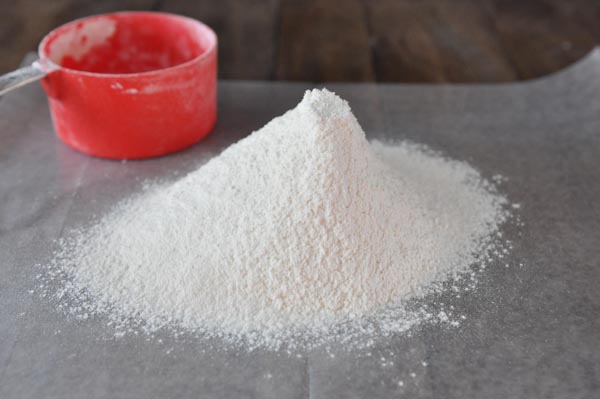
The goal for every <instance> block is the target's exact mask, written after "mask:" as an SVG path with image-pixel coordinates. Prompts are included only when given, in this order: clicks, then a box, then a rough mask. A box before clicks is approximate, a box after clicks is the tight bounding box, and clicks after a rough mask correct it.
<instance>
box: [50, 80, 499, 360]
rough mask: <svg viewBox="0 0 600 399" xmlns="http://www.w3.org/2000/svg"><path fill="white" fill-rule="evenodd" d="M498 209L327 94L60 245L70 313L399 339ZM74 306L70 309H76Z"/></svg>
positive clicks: (297, 338)
mask: <svg viewBox="0 0 600 399" xmlns="http://www.w3.org/2000/svg"><path fill="white" fill-rule="evenodd" d="M506 203H507V201H506V199H505V198H504V197H503V196H502V195H500V194H498V193H497V192H496V190H495V189H494V187H493V186H492V184H491V183H489V182H488V181H486V180H485V179H483V178H482V177H481V176H480V174H479V173H478V172H477V171H476V170H475V169H473V168H472V167H471V166H469V165H468V164H466V163H464V162H460V161H455V160H451V159H448V158H445V157H443V156H441V155H439V154H437V153H435V152H433V151H431V150H429V149H427V148H426V147H424V146H421V145H417V144H413V143H407V142H403V143H397V144H385V143H382V142H372V143H369V142H368V141H367V140H366V138H365V134H364V132H363V131H362V129H361V127H360V125H359V124H358V122H357V120H356V118H355V117H354V115H353V114H352V112H351V110H350V107H349V106H348V104H347V103H346V102H345V101H344V100H342V99H340V98H339V97H338V96H336V95H335V94H333V93H331V92H329V91H327V90H312V91H307V92H306V93H305V95H304V98H303V100H302V102H300V104H299V105H298V106H297V107H296V108H294V109H292V110H290V111H288V112H286V113H285V114H284V115H282V116H280V117H278V118H275V119H273V120H272V121H271V122H269V123H268V124H267V125H265V126H264V127H263V128H262V129H260V130H258V131H256V132H254V133H252V134H251V135H250V136H248V137H247V138H245V139H243V140H241V141H239V142H238V143H236V144H233V145H232V146H230V147H229V148H227V149H226V150H225V151H224V152H223V153H222V154H220V155H219V156H217V157H215V158H213V159H212V160H210V161H209V162H208V163H207V164H205V165H204V166H202V167H200V168H199V169H198V170H196V171H194V172H192V173H190V174H189V175H187V176H185V177H184V178H182V179H180V180H178V181H175V182H173V183H171V184H167V185H159V186H156V187H153V188H152V189H150V190H147V191H146V192H143V193H141V194H139V195H138V196H135V197H134V198H131V199H129V200H126V201H124V202H123V203H121V204H119V205H118V206H117V207H116V208H115V209H114V210H113V211H112V213H110V214H108V215H107V216H105V217H104V218H103V219H102V220H100V221H99V222H97V223H96V224H94V225H93V226H91V227H89V228H86V229H82V230H79V231H77V232H75V233H74V234H72V235H71V236H70V238H68V239H66V240H64V242H63V243H62V247H61V249H60V251H59V252H58V253H57V255H56V258H55V259H54V261H53V263H52V265H51V266H50V268H51V269H52V270H60V271H61V273H60V274H59V275H61V276H63V278H65V279H66V281H68V283H67V284H65V288H64V290H63V291H61V293H63V294H64V293H66V294H68V295H66V296H62V297H63V298H70V299H69V300H70V301H72V302H71V303H74V304H75V305H73V306H75V307H77V308H78V309H82V308H83V309H85V312H92V313H99V314H102V315H104V316H107V317H109V318H110V319H112V320H113V322H115V324H116V325H117V328H121V329H124V330H127V329H128V327H129V326H130V325H131V323H134V324H136V325H143V328H144V329H145V330H147V331H155V330H157V329H160V328H163V327H174V328H177V329H183V330H185V331H190V332H195V333H199V334H201V335H207V336H219V337H221V338H222V339H224V340H225V341H227V342H231V343H239V342H245V343H246V344H248V345H250V346H261V347H269V348H276V347H280V346H281V345H285V344H289V343H290V342H292V341H293V342H303V345H304V344H307V343H308V345H310V344H311V343H319V342H324V340H327V339H344V336H345V335H346V336H350V335H356V334H358V335H361V334H362V335H365V334H366V335H377V334H387V333H391V332H397V331H404V330H406V329H408V328H410V327H411V326H412V325H414V324H415V323H418V322H420V321H422V320H423V319H424V318H428V317H431V315H427V314H426V313H423V312H420V311H418V310H417V311H414V310H413V311H409V310H407V308H405V307H404V306H403V303H405V302H406V301H407V300H410V299H411V298H415V297H418V296H420V295H422V294H423V293H424V292H427V290H428V288H429V287H431V286H432V284H435V283H436V282H439V281H442V280H444V279H446V278H447V277H448V276H449V275H451V274H453V273H456V272H462V271H465V270H467V269H468V268H469V266H470V265H472V264H473V263H474V262H476V261H481V260H482V258H483V257H484V256H485V254H487V253H488V251H489V250H490V248H493V247H494V245H497V243H498V242H497V241H496V238H497V236H496V234H497V232H498V229H499V227H500V225H501V224H502V223H503V222H504V221H505V220H506V218H507V211H506V210H505V205H506ZM78 311H79V310H78Z"/></svg>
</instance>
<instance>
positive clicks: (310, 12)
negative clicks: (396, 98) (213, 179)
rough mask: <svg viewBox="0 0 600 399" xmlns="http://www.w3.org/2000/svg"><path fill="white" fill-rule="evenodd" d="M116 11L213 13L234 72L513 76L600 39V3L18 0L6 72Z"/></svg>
mask: <svg viewBox="0 0 600 399" xmlns="http://www.w3.org/2000/svg"><path fill="white" fill-rule="evenodd" d="M118 10H155V11H167V12H174V13H179V14H184V15H189V16H191V17H193V18H197V19H199V20H202V21H204V22H205V23H207V24H208V25H210V26H211V27H212V28H213V29H214V30H215V31H216V33H217V35H218V36H219V76H220V77H221V78H225V79H260V80H270V79H277V80H302V81H313V82H322V81H381V82H504V81H513V80H522V79H530V78H535V77H539V76H543V75H546V74H548V73H551V72H554V71H557V70H559V69H561V68H564V67H565V66H567V65H569V64H571V63H573V62H575V61H576V60H578V59H579V58H581V57H582V56H584V55H585V54H586V53H587V52H589V51H590V50H591V49H592V48H593V47H594V46H596V45H597V44H598V43H600V1H598V0H569V1H566V0H346V1H343V2H340V1H334V0H246V1H243V2H242V1H235V0H221V1H219V2H213V1H208V0H199V1H186V0H168V1H167V0H122V1H119V0H103V1H96V0H53V1H35V0H15V1H13V2H12V3H11V4H10V6H5V7H3V12H2V13H1V14H0V72H2V73H4V72H8V71H10V70H12V69H14V68H16V67H17V66H18V65H19V62H20V61H21V59H22V58H23V56H24V55H25V54H26V53H27V52H28V51H32V50H35V49H36V47H37V44H38V43H39V41H40V40H41V38H42V37H43V36H44V34H45V33H46V32H48V31H49V30H51V29H52V28H54V27H56V26H57V25H60V24H62V23H65V22H67V21H69V20H72V19H74V18H79V17H82V16H85V15H90V14H97V13H103V12H111V11H118Z"/></svg>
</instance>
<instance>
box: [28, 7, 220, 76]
mask: <svg viewBox="0 0 600 399" xmlns="http://www.w3.org/2000/svg"><path fill="white" fill-rule="evenodd" d="M115 15H134V16H135V15H155V16H163V17H168V18H174V19H181V20H185V21H187V22H191V23H192V24H194V25H196V26H197V27H198V28H200V29H202V30H203V31H205V32H206V33H207V34H208V38H209V46H208V47H207V48H206V49H205V50H204V51H203V52H202V53H200V54H199V55H198V56H196V57H194V58H192V59H191V60H189V61H185V62H182V63H181V64H177V65H173V66H170V67H166V68H160V69H153V70H151V71H145V72H132V73H104V72H90V71H82V70H80V69H73V68H67V67H64V66H62V65H60V64H57V63H55V62H54V61H52V60H51V59H50V57H49V55H48V54H47V53H48V48H47V45H48V41H49V40H50V39H51V38H52V37H54V36H56V35H57V34H58V33H57V31H58V30H60V29H64V28H65V27H67V26H69V25H74V24H77V23H79V22H82V21H85V20H89V19H94V18H100V17H110V16H115ZM217 45H218V38H217V35H216V33H215V32H214V31H213V30H212V29H211V27H210V26H208V25H206V24H204V23H202V22H200V21H198V20H197V19H194V18H190V17H186V16H184V15H179V14H172V13H168V12H160V11H118V12H111V13H105V14H95V15H88V16H85V17H82V18H78V19H74V20H72V21H69V22H67V23H65V24H62V25H60V26H57V27H56V28H54V29H52V30H51V31H50V32H48V33H47V34H46V36H44V38H43V39H42V41H41V42H40V44H39V46H38V56H39V58H40V65H41V67H42V68H45V69H48V72H53V71H55V70H64V71H67V72H68V73H72V74H77V75H83V76H93V77H98V78H115V77H118V78H121V79H124V78H128V77H129V78H130V77H138V76H152V75H157V74H161V73H164V72H170V71H175V70H177V69H182V68H185V67H187V66H189V65H192V64H194V63H197V62H199V61H201V60H203V59H205V58H209V57H210V56H211V55H212V54H214V53H215V52H216V51H217Z"/></svg>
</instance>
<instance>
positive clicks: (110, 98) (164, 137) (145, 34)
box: [12, 12, 217, 159]
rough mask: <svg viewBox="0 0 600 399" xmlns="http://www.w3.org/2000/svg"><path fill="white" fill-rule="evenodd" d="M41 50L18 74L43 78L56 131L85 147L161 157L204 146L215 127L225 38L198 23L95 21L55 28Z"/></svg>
mask: <svg viewBox="0 0 600 399" xmlns="http://www.w3.org/2000/svg"><path fill="white" fill-rule="evenodd" d="M38 53H39V57H40V59H39V60H38V61H37V62H36V63H34V65H32V66H30V67H27V68H25V69H23V70H21V71H17V72H13V73H12V75H16V74H18V73H19V72H20V73H21V75H23V74H25V75H27V74H29V80H33V79H36V78H40V77H42V81H41V82H42V85H43V87H44V90H45V91H46V94H47V95H48V99H49V104H50V110H51V114H52V120H53V123H54V128H55V130H56V133H57V134H58V136H59V137H60V138H61V139H62V140H63V141H64V142H65V143H67V144H68V145H69V146H71V147H73V148H75V149H76V150H78V151H81V152H84V153H86V154H90V155H94V156H99V157H105V158H116V159H132V158H146V157H153V156H159V155H164V154H168V153H171V152H174V151H177V150H180V149H182V148H185V147H188V146H190V145H192V144H194V143H196V142H197V141H199V140H200V139H202V138H203V137H204V136H206V135H207V134H208V133H209V132H210V131H211V130H212V128H213V126H214V124H215V121H216V95H217V93H216V86H217V37H216V35H215V33H214V32H213V31H212V30H211V29H210V28H209V27H207V26H206V25H204V24H202V23H200V22H198V21H196V20H193V19H191V18H187V17H182V16H178V15H173V14H166V13H155V12H118V13H111V14H103V15H96V16H91V17H87V18H83V19H79V20H76V21H73V22H70V23H67V24H65V25H62V26H60V27H58V28H56V29H55V30H53V31H52V32H50V33H49V34H48V35H46V37H45V38H44V39H43V40H42V42H41V43H40V46H39V49H38ZM17 80H18V79H17ZM13 85H14V84H13Z"/></svg>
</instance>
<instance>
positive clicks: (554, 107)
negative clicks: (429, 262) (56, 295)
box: [0, 50, 600, 399]
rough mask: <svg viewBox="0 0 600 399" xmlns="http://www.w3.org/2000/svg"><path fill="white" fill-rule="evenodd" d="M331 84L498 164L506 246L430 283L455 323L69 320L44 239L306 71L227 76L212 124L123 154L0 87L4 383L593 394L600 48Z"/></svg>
mask: <svg viewBox="0 0 600 399" xmlns="http://www.w3.org/2000/svg"><path fill="white" fill-rule="evenodd" d="M325 86H327V87H328V88H330V89H331V90H334V91H336V92H337V93H338V94H340V95H341V96H343V97H344V98H346V99H347V100H348V101H349V102H350V104H351V106H352V108H353V110H354V111H355V113H356V115H357V117H358V119H359V121H360V122H361V124H362V126H363V127H364V129H365V130H366V131H367V134H368V136H369V138H378V139H385V140H401V139H410V140H413V141H417V142H422V143H425V144H428V145H429V146H431V147H433V148H434V149H437V150H440V151H442V152H443V153H445V154H447V155H448V156H451V157H453V158H457V159H463V160H466V161H468V162H470V163H471V164H472V165H474V166H475V167H476V168H477V169H479V170H480V171H481V172H482V173H483V174H484V175H485V176H486V177H488V178H490V177H491V176H493V175H495V174H501V175H503V176H505V177H506V178H507V181H505V182H504V183H503V184H502V186H501V187H502V191H503V192H504V193H506V194H507V196H508V197H509V198H510V199H511V200H512V201H514V202H517V203H520V204H521V209H520V210H519V213H520V217H521V219H522V221H523V223H524V225H523V226H522V227H520V228H517V227H515V226H512V227H511V226H508V227H507V228H506V229H505V234H506V236H507V237H509V238H510V239H512V240H513V241H514V250H513V253H512V254H511V255H510V257H509V258H508V259H506V261H505V262H504V261H503V262H498V263H497V264H495V265H493V266H492V267H490V268H489V269H488V270H487V271H486V272H485V273H484V274H483V275H482V277H481V279H480V284H479V287H478V288H477V289H476V290H474V291H472V292H467V293H465V294H464V295H461V296H460V298H455V297H452V296H448V297H447V298H444V297H443V295H442V297H440V298H438V299H439V300H444V301H446V303H449V304H451V305H453V306H454V307H455V309H456V311H457V312H458V313H461V314H464V315H465V316H466V319H465V320H464V321H463V322H462V323H461V325H460V326H459V327H457V328H439V327H437V326H435V325H430V326H424V327H422V328H419V329H417V330H416V331H414V332H413V334H412V335H410V336H401V337H394V338H389V339H384V340H381V341H380V342H377V343H376V344H375V346H374V347H373V348H372V349H370V350H365V351H362V352H361V351H359V352H352V353H347V352H345V351H344V350H342V348H338V349H339V350H338V349H336V348H333V349H331V351H330V353H327V351H324V350H315V351H312V352H310V353H293V354H291V355H289V354H287V353H270V352H262V351H256V352H252V353H247V352H244V351H235V350H225V349H219V348H216V349H215V348H213V347H210V346H208V344H207V343H205V342H202V341H198V340H196V341H194V340H187V341H185V342H182V341H181V340H174V339H172V338H171V337H169V336H168V335H165V336H161V337H157V338H154V339H150V340H148V339H147V338H146V337H143V336H125V337H123V338H121V339H110V338H106V337H108V336H110V327H107V326H106V320H104V319H102V318H91V319H88V320H85V321H77V320H72V319H69V318H68V317H66V316H65V315H63V314H62V313H61V312H60V311H58V310H56V309H54V308H53V306H52V305H51V304H50V303H49V302H48V301H45V300H44V299H43V298H40V297H39V296H38V295H37V294H36V293H35V292H33V293H31V292H30V291H32V290H35V287H36V280H35V276H36V274H37V273H38V272H39V270H38V269H37V268H36V267H35V266H34V265H35V264H38V263H43V262H46V261H48V260H49V259H50V257H51V253H52V251H53V249H54V248H55V247H54V245H55V244H53V241H54V240H55V239H56V238H58V237H60V236H61V235H62V234H64V231H65V230H66V229H69V228H72V227H77V226H81V225H83V224H85V223H87V222H88V221H89V220H90V219H91V217H92V216H93V215H97V216H101V215H102V214H104V213H106V212H107V211H108V210H109V209H110V207H111V206H112V205H114V204H115V203H116V202H118V201H119V200H120V199H123V198H125V197H127V196H128V195H129V194H130V193H133V192H136V191H138V190H140V188H141V187H142V184H143V183H144V180H146V179H149V178H150V179H163V180H173V179H176V178H177V176H181V175H182V174H183V173H185V172H187V171H191V170H193V169H195V168H196V167H198V166H199V165H201V164H202V163H204V162H205V161H206V160H207V159H209V158H210V157H211V156H214V155H215V154H217V153H218V152H219V151H221V150H222V149H223V148H225V147H226V146H228V145H229V144H231V143H233V142H234V141H236V140H238V139H240V138H242V137H244V136H246V135H248V134H249V133H250V132H251V131H253V130H255V129H258V128H259V127H261V126H262V125H263V124H265V123H266V122H268V121H269V120H270V119H271V118H272V117H274V116H276V115H279V114H281V113H282V112H284V111H285V110H287V109H289V108H290V107H292V106H294V105H295V104H296V103H297V102H298V101H299V100H300V98H301V96H302V93H303V91H304V90H305V89H307V88H309V87H312V85H310V84H298V83H267V82H244V81H221V82H220V86H219V121H218V125H217V127H216V129H215V131H214V133H213V134H212V135H211V136H210V137H209V138H208V139H206V140H205V141H204V142H201V143H199V144H198V145H195V146H194V147H192V148H190V149H188V150H186V151H183V152H181V153H179V154H175V155H172V156H168V157H163V158H159V159H153V160H146V161H135V162H134V161H130V162H126V163H122V162H115V161H107V160H100V159H94V158H89V157H87V156H84V155H81V154H79V153H77V152H74V151H73V150H71V149H69V148H67V147H66V146H65V145H63V144H62V143H61V142H59V140H58V139H56V138H55V137H54V133H53V130H52V126H51V122H50V116H49V113H48V110H47V104H46V99H45V97H44V95H43V92H42V90H41V88H40V87H39V86H38V85H32V86H28V87H26V88H23V89H21V90H19V91H16V92H14V93H11V94H9V95H6V96H5V97H4V98H2V99H1V100H0V398H5V399H12V398H57V399H58V398H61V399H69V398H209V397H214V398H263V397H264V398H390V397H407V398H461V399H464V398H486V399H493V398H498V399H500V398H502V399H503V398H542V397H544V398H569V399H574V398H590V399H591V398H598V397H600V321H599V318H600V51H598V50H596V51H595V52H593V53H591V54H590V55H589V56H588V57H587V58H586V59H584V60H582V61H581V62H579V63H578V64H576V65H574V66H572V67H570V68H568V69H567V70H565V71H562V72H559V73H557V74H555V75H552V76H549V77H546V78H543V79H539V80H535V81H530V82H525V83H516V84H502V85H450V86H439V85H438V86H428V85H392V84H381V85H373V84H327V85H325ZM518 263H523V265H524V266H523V267H519V266H518ZM506 264H508V267H506ZM438 299H433V301H435V300H438ZM432 306H435V304H432ZM390 352H392V353H393V355H390ZM331 353H332V354H333V355H334V356H335V357H332V356H331ZM382 358H384V359H386V360H385V361H383V360H382ZM390 361H393V365H392V364H391V362H390ZM424 364H426V365H424Z"/></svg>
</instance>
